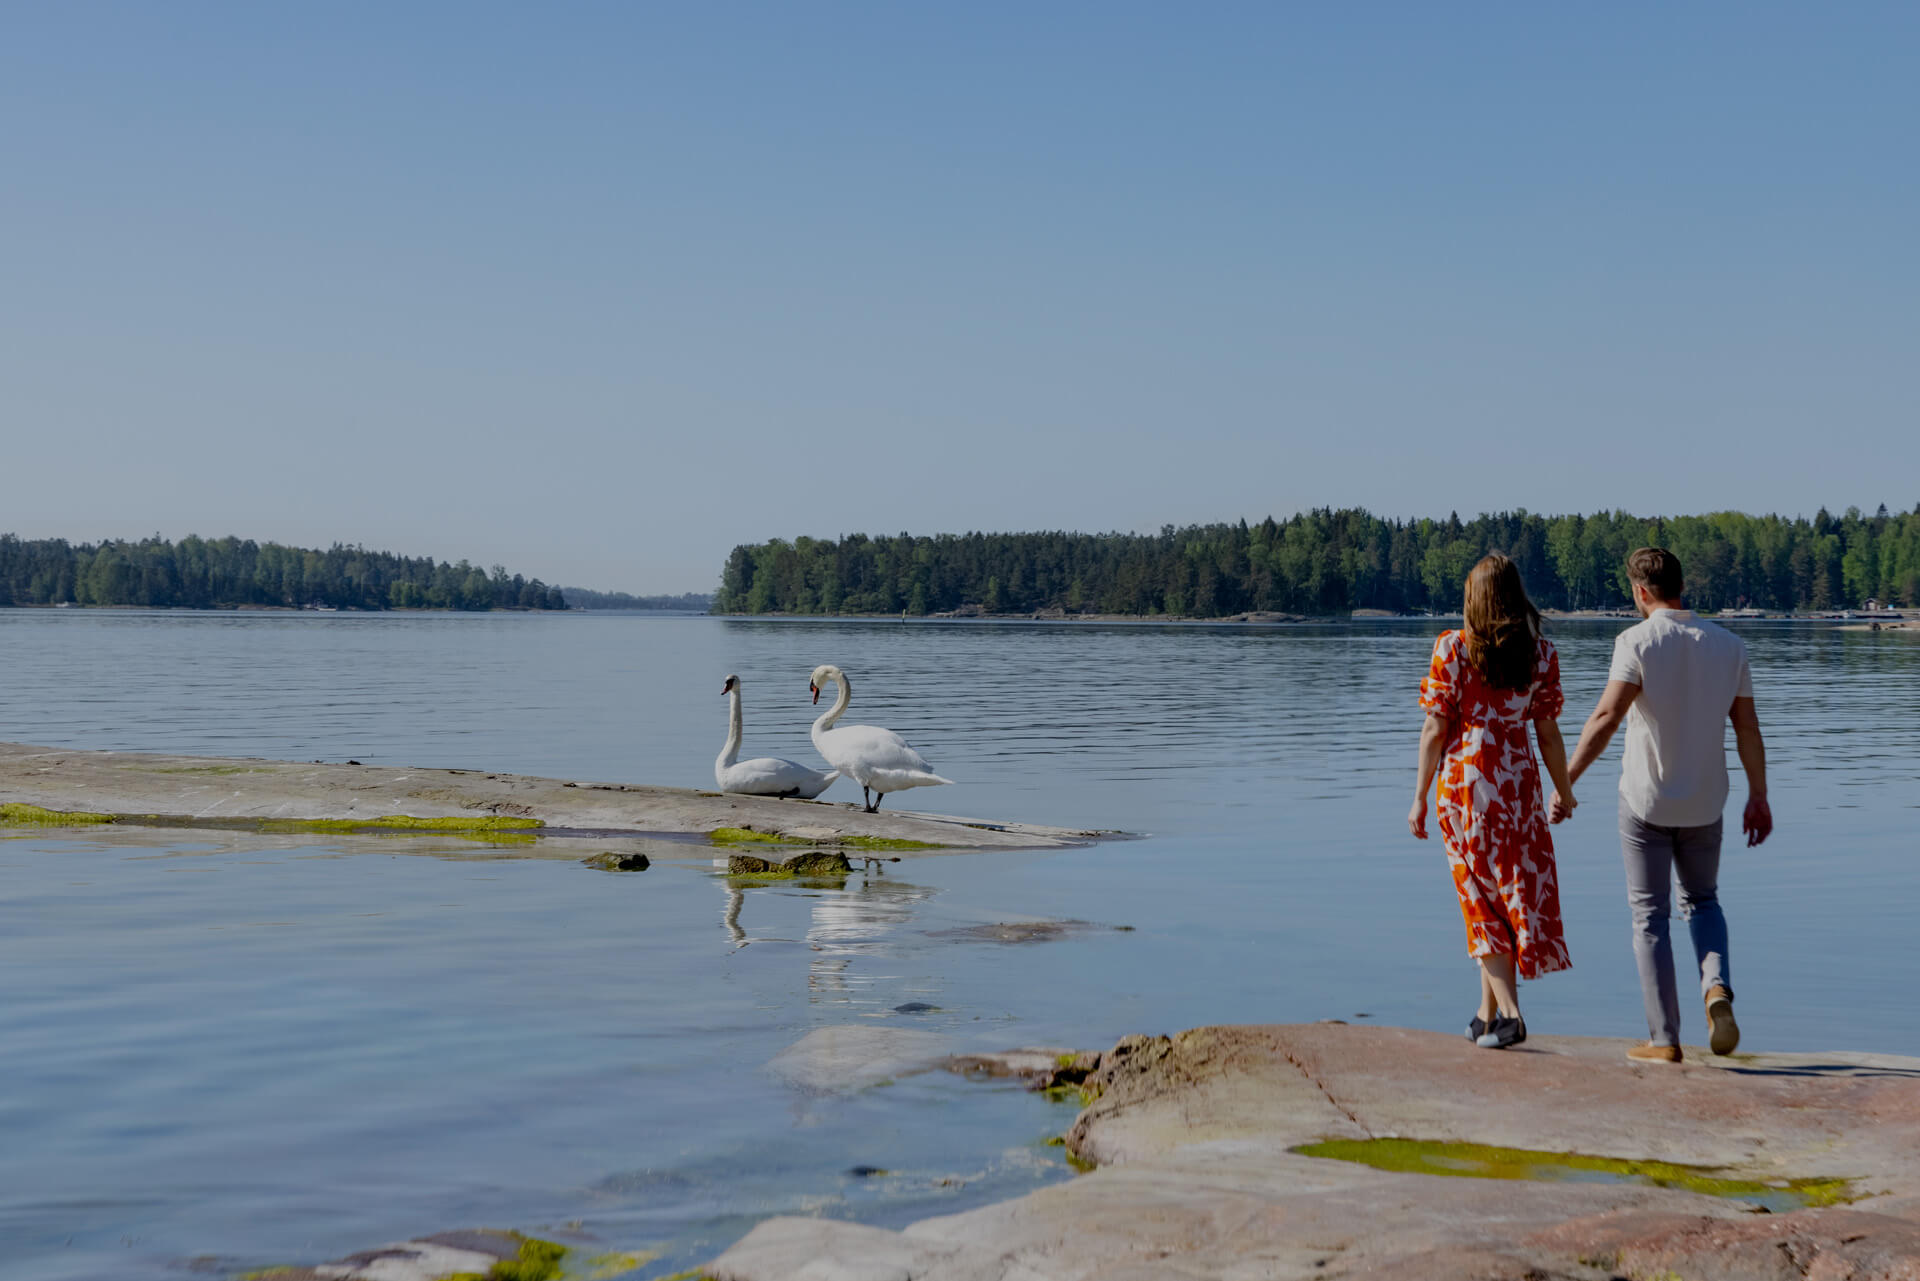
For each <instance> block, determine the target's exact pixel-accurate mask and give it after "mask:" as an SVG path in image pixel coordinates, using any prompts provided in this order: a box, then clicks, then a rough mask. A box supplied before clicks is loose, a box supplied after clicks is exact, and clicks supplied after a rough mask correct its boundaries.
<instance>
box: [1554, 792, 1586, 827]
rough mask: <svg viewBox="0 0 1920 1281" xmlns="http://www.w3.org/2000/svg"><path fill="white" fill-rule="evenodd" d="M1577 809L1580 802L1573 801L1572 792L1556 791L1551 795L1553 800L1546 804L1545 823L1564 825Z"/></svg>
mask: <svg viewBox="0 0 1920 1281" xmlns="http://www.w3.org/2000/svg"><path fill="white" fill-rule="evenodd" d="M1579 807H1580V802H1579V801H1576V800H1574V799H1573V793H1572V792H1562V791H1559V790H1557V789H1556V790H1555V791H1554V793H1553V799H1552V800H1551V801H1548V802H1547V821H1548V822H1549V823H1564V822H1566V821H1567V820H1568V819H1570V818H1572V817H1573V812H1574V810H1576V809H1578V808H1579Z"/></svg>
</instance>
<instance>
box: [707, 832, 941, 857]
mask: <svg viewBox="0 0 1920 1281" xmlns="http://www.w3.org/2000/svg"><path fill="white" fill-rule="evenodd" d="M707 839H708V840H709V841H712V842H713V843H714V844H715V845H817V846H820V847H821V848H823V849H849V850H868V851H872V852H874V853H888V852H892V853H902V852H909V853H910V852H912V851H914V850H943V849H946V848H947V847H946V846H944V845H936V844H934V843H933V842H931V841H903V840H896V839H894V838H892V837H888V836H830V837H812V836H783V835H780V834H778V833H775V832H756V831H754V830H753V829H752V828H751V827H716V828H714V829H713V830H712V831H711V832H708V833H707Z"/></svg>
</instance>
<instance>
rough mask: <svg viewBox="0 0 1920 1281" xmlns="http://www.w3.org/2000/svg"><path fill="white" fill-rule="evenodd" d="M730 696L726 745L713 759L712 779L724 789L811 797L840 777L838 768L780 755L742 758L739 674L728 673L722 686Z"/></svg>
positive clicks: (751, 794) (758, 793)
mask: <svg viewBox="0 0 1920 1281" xmlns="http://www.w3.org/2000/svg"><path fill="white" fill-rule="evenodd" d="M720 692H721V693H722V694H725V695H726V696H727V700H728V705H727V745H726V746H725V747H723V748H721V749H720V759H718V760H716V761H715V762H714V763H713V781H714V783H715V784H716V785H717V786H718V787H719V788H720V790H721V791H723V792H745V793H746V794H747V795H749V796H798V797H800V798H801V799H802V800H808V801H810V800H812V799H813V798H814V797H816V796H818V795H820V793H822V792H824V791H826V790H827V788H828V787H830V786H831V785H832V783H833V780H834V779H836V778H839V777H840V771H839V770H828V771H827V772H825V773H821V772H820V771H819V770H817V769H808V768H807V767H806V766H805V765H802V764H801V763H800V762H798V761H785V760H781V759H780V758H779V757H777V756H761V757H757V758H756V759H754V760H750V761H743V760H739V759H738V758H739V755H740V725H741V720H740V678H739V677H738V676H729V677H727V683H726V685H725V686H723V687H722V688H721V690H720Z"/></svg>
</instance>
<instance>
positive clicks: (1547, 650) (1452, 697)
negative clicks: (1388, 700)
mask: <svg viewBox="0 0 1920 1281" xmlns="http://www.w3.org/2000/svg"><path fill="white" fill-rule="evenodd" d="M1562 701H1563V700H1562V696H1561V693H1560V657H1559V655H1557V654H1555V653H1554V650H1553V645H1552V644H1551V643H1550V642H1549V641H1548V640H1547V639H1546V638H1545V637H1544V636H1542V635H1541V634H1540V611H1539V610H1537V609H1535V608H1534V607H1533V602H1532V601H1530V600H1528V599H1527V589H1526V587H1525V586H1524V585H1523V584H1522V583H1521V581H1520V571H1519V570H1518V569H1517V568H1515V566H1514V563H1513V562H1512V561H1510V560H1508V559H1507V558H1506V557H1505V556H1502V555H1500V554H1499V553H1497V552H1496V553H1494V554H1493V555H1491V556H1488V557H1487V558H1486V559H1485V560H1482V561H1481V562H1480V563H1479V564H1478V565H1475V566H1474V567H1473V572H1472V573H1470V574H1468V575H1467V600H1466V620H1465V626H1464V627H1462V628H1461V630H1459V631H1457V632H1442V633H1441V634H1440V639H1439V641H1438V642H1437V643H1436V644H1435V645H1434V647H1433V664H1432V666H1431V667H1430V668H1429V669H1428V672H1427V678H1426V679H1425V680H1423V681H1422V682H1420V706H1422V707H1424V708H1426V710H1427V723H1426V726H1425V728H1423V729H1422V730H1421V732H1420V786H1419V789H1418V793H1417V795H1416V796H1415V797H1414V802H1413V809H1412V811H1411V812H1409V813H1408V815H1407V827H1408V828H1409V829H1410V830H1411V831H1412V832H1413V834H1414V835H1415V836H1416V837H1418V838H1419V839H1421V840H1423V841H1424V840H1426V839H1427V789H1428V788H1429V787H1430V786H1432V784H1433V778H1434V774H1435V772H1436V771H1438V770H1439V767H1440V763H1441V759H1442V757H1443V756H1444V758H1445V761H1446V769H1445V771H1443V772H1441V773H1440V802H1439V805H1440V835H1441V837H1442V839H1444V840H1445V842H1446V846H1447V862H1448V863H1449V864H1451V865H1452V868H1453V885H1454V889H1456V890H1457V891H1458V892H1459V894H1460V914H1461V915H1462V916H1463V917H1465V918H1466V923H1467V954H1468V955H1469V956H1472V957H1474V958H1475V959H1476V960H1478V961H1479V962H1480V1009H1479V1012H1478V1013H1477V1014H1476V1015H1475V1016H1474V1018H1473V1021H1472V1022H1471V1023H1469V1024H1468V1025H1467V1037H1468V1039H1470V1040H1472V1041H1473V1042H1474V1043H1475V1044H1477V1045H1479V1046H1481V1047H1482V1048H1484V1049H1490V1050H1504V1049H1506V1048H1507V1047H1508V1046H1510V1045H1518V1044H1519V1043H1520V1042H1521V1041H1524V1040H1526V1039H1527V1025H1526V1023H1525V1022H1524V1021H1522V1019H1521V1017H1520V997H1519V992H1518V990H1517V986H1516V983H1515V972H1516V970H1517V971H1518V974H1519V975H1520V976H1521V977H1524V978H1529V979H1532V978H1538V977H1539V976H1540V975H1542V974H1551V973H1553V972H1554V971H1555V970H1564V969H1566V968H1567V967H1568V966H1570V965H1571V964H1572V963H1573V962H1572V961H1571V960H1569V959H1568V957H1567V944H1566V939H1565V938H1564V937H1563V935H1562V933H1561V928H1560V892H1559V888H1558V884H1557V878H1556V876H1555V874H1554V866H1553V837H1552V835H1551V834H1550V833H1549V832H1548V830H1547V815H1546V813H1545V811H1544V809H1543V807H1542V805H1541V795H1540V771H1539V769H1538V767H1537V766H1536V764H1535V762H1534V756H1533V752H1532V750H1531V749H1530V748H1529V746H1528V744H1527V722H1528V721H1532V722H1533V733H1534V737H1535V738H1536V739H1538V740H1539V742H1540V756H1541V758H1542V759H1544V760H1545V761H1546V764H1547V773H1548V774H1549V775H1551V776H1552V778H1553V788H1554V792H1555V794H1556V795H1555V799H1556V801H1557V802H1558V804H1557V809H1558V810H1559V814H1558V815H1557V816H1556V818H1555V821H1556V822H1557V821H1558V820H1559V818H1560V817H1564V816H1565V815H1566V814H1568V813H1571V812H1572V810H1573V807H1574V804H1575V801H1574V799H1573V784H1572V783H1571V782H1570V781H1568V778H1567V747H1566V743H1565V742H1564V741H1563V740H1562V739H1561V737H1560V726H1559V723H1558V721H1557V720H1556V719H1555V718H1556V717H1558V716H1559V715H1560V706H1561V703H1562Z"/></svg>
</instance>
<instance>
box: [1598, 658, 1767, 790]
mask: <svg viewBox="0 0 1920 1281" xmlns="http://www.w3.org/2000/svg"><path fill="white" fill-rule="evenodd" d="M1638 697H1640V687H1639V686H1638V685H1635V684H1634V683H1633V682H1632V681H1608V682H1607V688H1606V689H1605V690H1604V691H1603V692H1602V693H1601V695H1600V701H1599V702H1598V703H1596V704H1594V708H1593V715H1591V716H1589V717H1587V723H1586V725H1585V726H1584V727H1583V728H1582V729H1581V730H1580V743H1579V745H1578V746H1577V747H1575V748H1574V749H1573V759H1572V760H1570V761H1568V762H1567V776H1568V777H1569V778H1570V779H1571V780H1572V781H1573V782H1576V783H1578V782H1579V781H1580V776H1581V775H1582V774H1584V773H1586V772H1587V766H1589V765H1591V764H1593V763H1594V762H1595V761H1597V760H1599V759H1600V753H1602V752H1604V751H1606V750H1607V744H1608V743H1611V742H1612V741H1613V735H1614V732H1615V731H1616V730H1618V729H1619V728H1620V722H1621V721H1624V720H1626V719H1627V709H1628V708H1630V707H1632V706H1633V700H1634V699H1636V698H1638ZM1749 701H1751V700H1749Z"/></svg>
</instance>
